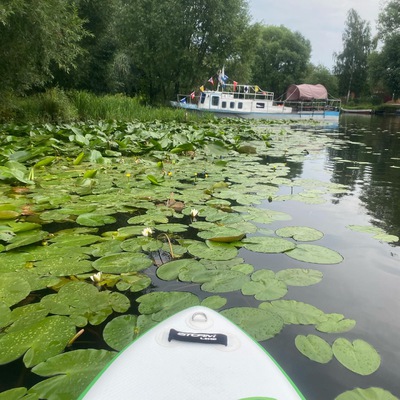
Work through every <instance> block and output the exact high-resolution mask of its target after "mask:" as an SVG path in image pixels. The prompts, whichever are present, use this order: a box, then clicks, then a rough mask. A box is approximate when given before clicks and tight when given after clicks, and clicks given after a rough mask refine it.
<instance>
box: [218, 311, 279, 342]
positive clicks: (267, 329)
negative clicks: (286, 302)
mask: <svg viewBox="0 0 400 400" xmlns="http://www.w3.org/2000/svg"><path fill="white" fill-rule="evenodd" d="M221 314H222V315H223V316H225V317H226V318H228V319H230V320H231V321H232V322H234V323H235V324H236V325H238V326H239V327H241V328H242V329H243V330H244V331H246V332H247V333H248V334H249V335H251V336H252V337H253V338H254V339H255V340H258V341H263V340H268V339H271V338H272V337H274V336H275V335H277V334H278V333H279V332H280V331H281V330H282V328H283V325H284V323H283V320H282V319H281V318H280V317H279V315H277V314H274V313H272V312H270V311H268V310H262V309H260V308H252V307H235V308H228V309H226V310H223V311H221Z"/></svg>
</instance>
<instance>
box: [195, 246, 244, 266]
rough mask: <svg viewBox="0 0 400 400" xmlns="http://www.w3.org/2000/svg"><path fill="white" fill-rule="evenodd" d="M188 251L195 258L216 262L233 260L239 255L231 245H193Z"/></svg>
mask: <svg viewBox="0 0 400 400" xmlns="http://www.w3.org/2000/svg"><path fill="white" fill-rule="evenodd" d="M188 251H189V253H190V254H192V255H193V256H195V257H199V258H205V259H207V260H214V261H223V260H231V259H233V258H235V257H236V256H237V254H238V251H237V249H236V248H235V247H233V246H231V245H230V244H227V243H213V242H207V244H204V243H194V244H191V245H190V246H189V247H188Z"/></svg>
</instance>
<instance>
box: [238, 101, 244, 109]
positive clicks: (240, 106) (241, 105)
mask: <svg viewBox="0 0 400 400" xmlns="http://www.w3.org/2000/svg"><path fill="white" fill-rule="evenodd" d="M242 108H243V103H242V102H239V103H238V109H239V110H241V109H242Z"/></svg>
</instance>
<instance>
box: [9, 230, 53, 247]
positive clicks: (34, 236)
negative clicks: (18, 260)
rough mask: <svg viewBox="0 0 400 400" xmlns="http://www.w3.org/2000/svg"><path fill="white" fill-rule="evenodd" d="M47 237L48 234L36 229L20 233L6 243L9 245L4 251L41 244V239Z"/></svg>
mask: <svg viewBox="0 0 400 400" xmlns="http://www.w3.org/2000/svg"><path fill="white" fill-rule="evenodd" d="M48 235H49V234H48V232H45V231H40V230H37V229H35V230H32V231H27V232H20V233H18V234H16V235H15V236H14V237H13V238H12V239H11V240H10V241H9V242H8V243H9V244H8V245H7V246H6V251H9V250H12V249H16V248H18V247H23V246H27V245H29V244H33V243H37V242H41V241H42V240H43V239H45V238H47V236H48Z"/></svg>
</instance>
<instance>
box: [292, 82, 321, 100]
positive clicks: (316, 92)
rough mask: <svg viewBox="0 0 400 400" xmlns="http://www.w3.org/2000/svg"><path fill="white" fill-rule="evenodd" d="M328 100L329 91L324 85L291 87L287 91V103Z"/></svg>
mask: <svg viewBox="0 0 400 400" xmlns="http://www.w3.org/2000/svg"><path fill="white" fill-rule="evenodd" d="M327 98H328V91H327V90H326V88H325V86H324V85H320V84H318V85H309V84H307V83H304V84H302V85H290V86H289V88H288V90H287V91H286V101H310V100H322V99H327Z"/></svg>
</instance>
